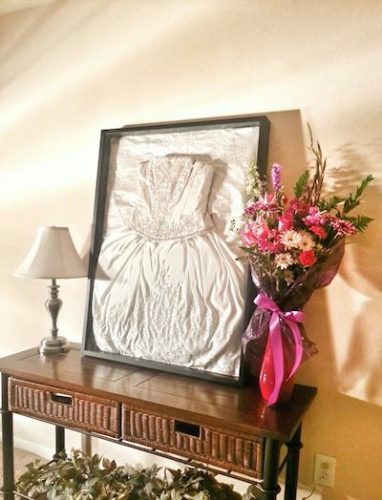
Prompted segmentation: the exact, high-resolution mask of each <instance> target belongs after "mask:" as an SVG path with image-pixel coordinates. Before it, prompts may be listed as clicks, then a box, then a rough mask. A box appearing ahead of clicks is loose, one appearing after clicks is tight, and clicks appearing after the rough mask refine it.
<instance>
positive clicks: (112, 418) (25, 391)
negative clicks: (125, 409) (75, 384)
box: [9, 378, 120, 437]
mask: <svg viewBox="0 0 382 500" xmlns="http://www.w3.org/2000/svg"><path fill="white" fill-rule="evenodd" d="M9 407H10V409H11V410H12V411H14V412H17V413H22V414H25V415H31V416H32V417H33V416H34V417H37V418H43V419H44V420H47V421H48V420H49V421H51V422H54V423H57V424H62V425H65V426H72V427H77V428H80V429H86V430H87V431H94V432H97V433H100V434H105V435H107V436H113V437H119V436H120V412H119V403H117V402H114V401H111V400H108V399H104V398H99V397H94V396H89V395H87V394H80V393H77V392H72V391H66V390H65V391H63V390H62V389H58V388H56V387H52V386H47V385H41V384H34V383H32V382H26V381H23V380H17V379H15V378H10V379H9Z"/></svg>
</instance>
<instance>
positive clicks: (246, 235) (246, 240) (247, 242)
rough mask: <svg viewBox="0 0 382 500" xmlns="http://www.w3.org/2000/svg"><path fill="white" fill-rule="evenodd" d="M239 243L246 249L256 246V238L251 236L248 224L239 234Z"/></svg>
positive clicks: (250, 228) (251, 231)
mask: <svg viewBox="0 0 382 500" xmlns="http://www.w3.org/2000/svg"><path fill="white" fill-rule="evenodd" d="M240 237H241V241H242V242H243V245H244V246H245V247H246V248H250V247H253V246H255V245H256V244H257V237H256V236H255V235H254V234H253V230H252V227H251V225H250V224H246V225H245V226H244V227H243V229H242V230H241V232H240Z"/></svg>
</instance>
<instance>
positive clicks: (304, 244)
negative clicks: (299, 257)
mask: <svg viewBox="0 0 382 500" xmlns="http://www.w3.org/2000/svg"><path fill="white" fill-rule="evenodd" d="M300 236H301V239H300V242H299V244H298V248H300V249H301V250H312V248H314V239H313V237H312V236H311V235H310V234H309V233H307V232H306V231H301V233H300Z"/></svg>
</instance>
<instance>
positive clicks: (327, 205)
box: [318, 196, 345, 212]
mask: <svg viewBox="0 0 382 500" xmlns="http://www.w3.org/2000/svg"><path fill="white" fill-rule="evenodd" d="M344 201H345V198H340V197H339V196H332V197H330V198H328V199H327V200H326V199H321V200H320V201H319V203H318V208H319V209H320V211H321V212H324V211H327V212H330V210H333V209H334V208H337V206H338V205H339V204H340V203H343V202H344Z"/></svg>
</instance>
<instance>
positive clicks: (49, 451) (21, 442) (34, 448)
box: [14, 437, 55, 460]
mask: <svg viewBox="0 0 382 500" xmlns="http://www.w3.org/2000/svg"><path fill="white" fill-rule="evenodd" d="M14 445H15V448H21V449H22V450H26V451H29V452H30V453H35V454H36V455H39V456H40V457H42V458H44V459H46V460H51V458H52V456H53V454H54V451H55V450H54V448H50V447H49V446H44V445H42V444H38V443H34V442H33V441H29V439H22V438H18V437H15V438H14Z"/></svg>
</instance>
